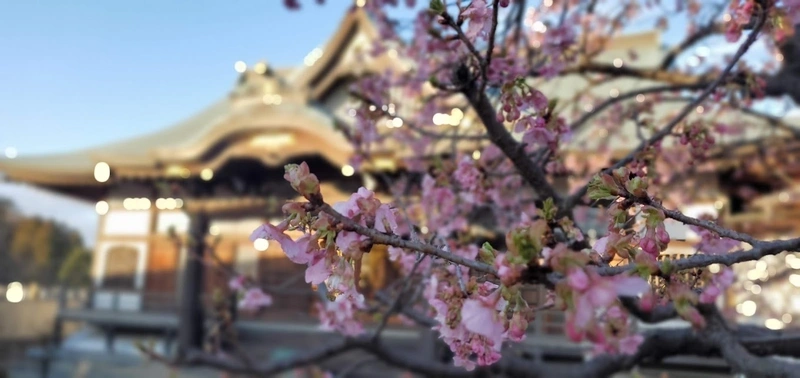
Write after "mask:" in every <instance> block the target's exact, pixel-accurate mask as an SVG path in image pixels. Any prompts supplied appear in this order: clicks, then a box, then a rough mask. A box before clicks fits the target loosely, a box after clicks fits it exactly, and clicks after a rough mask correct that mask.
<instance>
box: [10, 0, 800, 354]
mask: <svg viewBox="0 0 800 378" xmlns="http://www.w3.org/2000/svg"><path fill="white" fill-rule="evenodd" d="M376 38H378V32H377V30H376V27H375V26H374V24H373V23H372V21H371V20H370V19H369V17H368V16H367V14H366V13H365V12H364V11H363V10H362V9H360V8H358V7H353V9H352V10H351V11H349V12H348V13H347V14H346V15H345V17H344V19H343V20H342V23H341V25H340V27H339V29H338V30H337V31H336V32H335V33H334V35H333V36H332V37H331V38H330V40H329V41H328V42H327V44H326V45H325V46H323V47H321V48H318V49H315V50H313V51H312V52H311V53H309V55H308V56H307V57H306V59H305V61H304V65H302V66H298V67H291V68H277V67H272V66H270V65H269V64H268V63H266V62H259V63H257V64H255V65H253V66H250V67H248V66H247V65H246V64H245V63H243V62H239V63H237V65H236V67H235V68H236V69H237V71H239V72H240V76H239V79H238V81H237V83H236V84H235V85H234V87H233V88H232V90H231V91H230V93H228V94H226V95H224V96H223V97H222V98H220V99H219V100H218V101H216V102H215V103H213V104H211V105H209V106H207V107H206V108H204V109H202V110H200V111H199V112H198V113H196V114H194V115H191V116H190V117H188V118H187V119H186V120H185V121H183V122H181V123H179V124H176V125H173V126H170V127H167V128H165V129H164V130H163V131H160V132H157V133H155V134H151V135H145V136H142V137H139V138H135V139H132V140H126V141H121V142H118V143H114V144H110V145H106V146H101V147H97V148H92V149H88V150H84V151H78V152H73V153H64V154H60V155H52V156H41V157H21V158H16V159H8V160H0V172H2V173H3V174H4V175H5V176H6V178H7V179H9V180H12V181H16V182H24V183H29V184H32V185H35V186H38V187H41V188H45V189H48V190H51V191H54V192H58V193H62V194H66V195H68V196H71V197H74V198H79V199H82V200H85V201H88V202H91V203H94V204H96V210H97V213H98V236H97V241H96V243H95V247H94V256H93V268H92V269H93V270H92V277H93V280H94V288H93V294H92V300H91V306H90V308H88V309H84V310H81V311H80V312H72V313H71V314H72V316H73V319H77V320H85V321H89V322H95V323H102V324H103V325H104V326H107V327H114V324H116V323H115V322H124V321H127V320H126V319H129V318H125V317H120V316H117V315H108V314H118V313H121V312H124V313H126V314H147V313H153V314H175V313H176V312H178V311H179V303H180V302H179V300H180V298H181V293H187V292H191V290H189V291H187V289H186V288H184V287H182V286H181V285H184V284H185V282H186V280H185V279H184V278H185V277H184V275H185V274H193V275H197V274H199V273H198V271H197V269H199V268H193V269H194V270H193V269H188V268H187V266H188V265H191V264H193V263H192V261H194V260H196V259H193V258H194V257H196V256H197V252H198V251H199V252H200V255H201V256H203V257H204V259H205V260H209V259H211V260H214V261H215V262H216V263H215V264H206V265H203V267H202V270H203V273H200V274H202V275H203V276H204V277H205V279H204V282H205V283H204V285H205V288H204V290H203V292H204V293H205V296H204V300H205V301H206V304H208V303H209V301H210V300H211V299H212V298H213V297H214V295H216V294H217V293H218V290H220V288H224V287H226V282H227V277H228V275H227V270H226V269H231V268H233V269H236V270H237V271H240V272H243V273H246V274H248V275H250V276H252V277H254V278H256V279H257V280H258V281H259V282H260V283H262V284H263V285H264V286H265V287H268V288H275V287H278V288H280V291H281V292H283V293H285V295H281V294H280V293H277V294H276V295H275V301H276V302H275V305H274V306H272V307H271V308H270V309H269V310H268V311H267V315H264V316H265V317H268V318H269V319H272V320H275V319H279V320H281V319H283V320H298V319H301V318H302V315H309V314H310V313H311V312H312V309H313V302H314V301H315V300H316V299H315V295H316V294H315V293H314V291H312V290H311V288H309V287H308V285H307V284H306V283H305V281H304V279H303V273H302V272H303V270H304V269H303V267H302V266H299V265H296V264H293V263H291V262H290V261H289V260H288V259H287V258H286V257H285V256H284V254H283V253H282V251H281V249H280V246H279V245H277V243H268V242H267V241H266V240H258V241H256V242H255V243H253V242H251V241H250V240H249V239H248V237H249V235H250V233H251V231H252V230H254V229H255V228H256V227H257V226H259V225H260V224H263V223H264V222H275V221H276V220H277V219H279V218H280V217H281V212H280V206H281V205H282V204H283V203H284V202H285V201H287V200H291V199H294V198H297V197H296V193H294V192H293V191H292V189H291V187H290V186H289V184H288V183H286V182H285V180H284V179H283V166H284V165H285V164H288V163H299V162H301V161H306V162H307V163H308V164H309V166H310V167H311V170H312V172H314V173H315V174H316V175H317V176H318V177H319V178H320V181H321V182H322V183H323V184H322V192H323V195H324V197H325V198H326V200H327V201H328V202H336V201H341V200H344V199H346V198H347V197H348V196H349V194H350V193H352V192H354V191H355V190H357V189H358V188H359V187H360V186H365V187H367V188H369V189H374V190H375V191H376V193H378V195H379V196H380V197H381V198H382V199H383V200H385V201H387V202H388V201H391V196H390V195H389V194H388V190H387V189H386V188H385V187H384V186H383V185H381V182H380V180H378V179H377V178H376V177H375V176H376V174H377V173H380V172H393V171H397V170H402V168H403V167H402V164H401V163H400V161H401V159H400V158H401V157H403V156H405V154H407V153H409V151H408V150H407V149H404V148H401V147H400V146H395V147H396V148H391V149H388V150H384V151H377V152H376V154H375V155H374V156H373V157H372V159H370V160H368V161H366V162H365V163H364V165H363V167H360V168H359V169H358V170H356V169H354V167H352V166H350V165H349V161H350V158H351V157H352V156H353V154H354V148H353V146H352V144H351V142H350V140H349V139H348V135H349V132H348V130H350V129H351V128H352V119H353V117H352V114H351V113H350V110H351V109H352V108H353V106H354V105H355V104H356V103H357V102H356V100H355V99H352V98H351V97H350V96H349V85H350V84H351V83H352V82H353V80H354V78H356V77H358V76H360V75H362V74H364V73H367V72H381V71H382V70H385V69H387V68H392V69H395V70H407V69H408V67H409V66H408V63H407V62H404V61H402V60H401V59H398V58H397V52H396V51H394V52H393V51H392V50H389V51H387V52H386V53H385V54H382V55H379V56H375V57H371V56H369V54H363V52H365V51H366V50H367V49H369V48H370V46H371V41H373V40H375V39H376ZM659 38H660V37H659V34H658V33H657V32H644V33H638V34H633V35H623V36H619V37H616V38H614V39H612V40H610V41H609V42H608V44H607V48H606V50H605V51H604V52H603V53H602V54H600V55H599V56H597V57H596V59H597V60H598V61H602V62H606V63H609V62H614V63H613V64H614V65H615V66H616V65H617V64H619V65H620V66H621V65H622V64H625V65H626V66H632V67H652V66H655V65H657V64H658V63H659V62H660V61H661V59H662V58H663V57H664V55H665V54H666V52H665V49H664V48H663V47H662V46H661V41H660V40H659ZM631 50H635V51H636V52H637V55H638V58H636V59H635V60H634V59H629V58H628V56H629V52H630V51H631ZM593 79H596V78H593V77H591V76H589V75H582V74H581V75H579V74H575V75H569V76H565V77H560V78H556V79H553V80H549V81H546V82H541V83H537V84H536V85H537V86H538V87H539V88H540V89H541V90H542V92H544V93H545V94H547V95H548V96H551V98H558V99H559V107H560V111H562V112H565V114H568V118H569V117H571V118H573V119H574V118H577V117H579V116H580V115H581V114H583V113H588V112H590V111H591V110H592V104H591V103H590V102H588V100H586V99H585V95H586V90H587V89H586V88H587V86H588V85H590V81H591V80H593ZM591 85H592V87H591V89H589V91H590V92H591V93H592V94H593V95H595V96H597V97H599V98H615V97H617V96H619V94H620V93H625V92H627V91H630V90H632V89H636V88H642V87H646V86H651V85H653V83H652V82H648V81H646V80H634V79H629V78H616V79H614V80H605V81H603V82H601V83H599V84H596V85H595V83H594V82H592V83H591ZM636 101H639V102H641V101H644V100H641V101H640V99H639V98H638V97H637V98H636ZM683 105H684V103H680V102H664V103H657V104H654V106H655V107H657V108H658V110H657V111H656V113H657V114H669V112H674V111H676V110H678V109H680V108H681V107H682V106H683ZM696 113H697V114H694V115H693V117H701V116H707V115H703V114H702V113H703V110H702V109H698V110H697V112H696ZM573 115H574V116H573ZM713 116H714V117H717V119H720V117H721V119H727V118H729V119H730V120H731V123H735V122H739V123H747V122H755V123H759V124H766V122H765V121H764V119H763V118H759V117H749V116H743V115H741V114H738V113H736V114H734V113H725V114H715V115H713ZM446 117H448V119H447V121H446V122H434V123H437V124H441V125H440V126H441V128H443V129H448V128H454V127H458V128H462V130H464V132H465V133H469V132H472V131H471V130H473V129H474V130H477V132H480V125H478V123H477V122H475V123H473V122H472V119H474V114H471V113H470V112H465V111H462V109H460V108H459V107H458V106H457V105H454V107H453V110H452V111H451V113H450V114H447V115H446ZM725 117H727V118H725ZM440 118H442V116H440ZM391 121H392V120H391V119H387V126H386V127H385V129H383V130H381V132H382V133H391V132H392V130H393V129H394V128H398V127H402V122H400V123H399V124H398V123H396V122H395V123H392V122H391ZM432 121H435V120H432ZM773 121H775V122H778V121H779V122H790V120H777V121H776V120H773ZM604 127H605V126H604ZM619 127H620V129H610V128H609V129H606V128H596V127H587V128H584V129H581V130H579V131H577V132H576V133H575V135H574V136H573V140H572V142H571V143H570V145H569V148H567V153H566V155H567V156H569V158H575V159H578V160H581V159H583V160H587V161H591V160H592V157H593V155H592V153H593V152H592V151H597V150H598V147H599V146H601V145H602V146H604V151H606V152H604V153H607V154H609V155H610V156H612V157H615V158H618V157H621V156H624V154H626V153H627V151H630V149H631V148H633V147H634V146H636V145H637V144H638V142H639V139H638V137H637V135H638V134H637V125H635V123H634V122H631V121H624V122H622V123H620V124H619ZM752 129H755V128H747V129H746V130H745V131H744V133H743V134H742V135H740V136H738V137H736V138H733V137H731V138H729V139H727V140H725V141H723V142H720V144H721V145H723V146H724V145H726V144H725V143H736V142H739V141H741V140H745V139H756V138H760V137H762V136H763V135H762V134H758V133H756V132H755V131H751V130H752ZM620 133H621V135H622V137H619V135H620ZM771 136H772V137H773V138H776V140H784V139H785V138H786V135H785V134H781V133H780V132H779V131H774V132H773V133H772V134H771ZM476 146H479V144H476V142H470V143H466V142H465V143H462V144H458V145H457V148H458V149H459V150H461V151H463V152H468V153H471V152H472V150H475V149H476ZM448 148H449V147H448ZM586 151H589V153H587V152H586ZM757 153H758V152H757V151H756V152H754V151H751V150H746V149H744V150H742V152H740V153H738V154H737V155H736V157H735V158H728V159H727V160H725V163H724V164H723V163H720V164H719V165H718V167H719V169H718V170H717V171H716V172H712V173H711V174H709V173H700V174H698V175H697V176H693V177H690V178H688V179H687V180H693V182H695V183H696V186H695V189H696V190H695V191H696V193H691V196H692V198H693V201H694V202H693V204H692V205H690V206H687V207H685V208H683V209H682V210H684V211H686V212H687V214H688V215H690V216H697V215H699V214H701V213H703V212H707V211H708V212H713V213H715V214H719V215H720V219H722V221H729V222H730V224H732V225H734V226H736V227H737V228H742V229H745V230H751V231H752V232H753V233H754V234H755V235H756V236H762V235H763V236H765V237H771V236H773V235H775V233H776V232H777V233H778V234H779V236H789V235H791V236H797V234H798V231H800V230H798V227H797V226H796V225H795V224H794V223H792V222H790V221H788V219H789V218H786V219H787V221H786V222H777V223H776V218H775V216H774V214H776V212H781V211H788V210H789V204H793V205H792V206H796V205H794V204H796V203H798V202H800V201H795V199H794V198H795V195H794V194H793V193H794V191H789V190H790V189H791V188H793V186H791V185H790V184H788V183H787V182H791V180H789V181H786V180H784V181H780V182H779V183H776V182H775V181H774V180H773V179H772V177H771V174H772V173H774V172H773V171H772V170H771V168H770V166H769V163H761V165H759V163H755V161H754V160H753V161H750V160H747V159H743V158H742V157H743V156H749V155H747V154H757ZM473 156H474V155H473ZM478 156H479V155H478ZM565 158H567V157H565ZM737 159H743V161H744V160H747V161H746V162H740V161H738V160H737ZM792 159H794V158H792ZM795 162H796V160H791V163H792V164H790V165H792V167H794V166H796V163H795ZM726 164H727V165H726ZM765 164H766V165H765ZM776 164H777V163H776ZM597 168H602V167H597ZM733 171H735V172H736V174H733V173H732V172H733ZM569 180H570V178H568V177H565V178H564V180H563V181H559V182H558V183H557V184H558V185H559V186H560V189H561V190H566V188H568V187H569ZM684 182H685V181H684ZM743 188H749V190H750V191H751V192H753V191H755V193H756V194H754V195H750V196H747V197H744V196H743V195H742V191H743ZM787 188H788V189H787ZM791 190H794V189H791ZM748 193H750V192H748ZM755 197H757V198H761V199H759V200H757V201H752V198H755ZM797 197H798V198H800V195H798V196H797ZM589 223H591V222H589ZM589 223H587V224H585V225H583V226H584V227H583V228H584V230H585V231H587V234H588V235H589V236H590V237H592V238H596V237H599V236H600V235H601V234H602V232H603V230H602V228H603V227H599V224H598V225H597V227H595V226H593V225H592V224H589ZM776 227H777V228H776ZM670 233H671V234H672V236H673V239H674V240H675V242H674V243H673V244H672V246H671V247H670V249H669V250H668V251H667V255H674V256H681V255H688V254H692V253H694V249H693V247H692V246H693V244H694V241H695V240H694V238H695V236H693V234H692V233H691V231H689V230H688V228H687V227H685V226H684V225H681V224H678V223H677V222H673V223H670ZM193 235H194V236H197V235H201V237H200V239H205V245H204V246H199V247H198V246H197V245H193V243H194V242H193V240H197V239H198V238H196V237H193ZM204 251H205V252H206V253H204ZM373 252H374V253H370V254H368V255H367V256H368V258H369V259H370V261H368V262H367V264H366V266H365V268H364V272H363V273H364V276H365V278H364V282H362V283H361V285H363V286H364V287H365V288H366V289H367V290H371V289H378V288H381V287H383V286H384V285H385V284H386V282H388V281H389V279H390V278H391V276H392V274H393V269H394V268H393V267H392V265H391V264H390V263H389V262H388V260H387V259H386V254H385V251H383V250H381V249H379V248H376V250H375V251H373ZM787 262H789V259H788V258H787ZM187 264H188V265H187ZM792 264H795V263H793V262H792ZM195 265H196V264H195ZM796 265H797V267H798V268H800V259H798V260H797V263H796ZM794 266H795V265H792V266H791V267H792V268H793V267H794ZM764 271H765V272H768V271H769V269H768V268H765V269H764ZM766 274H768V273H766ZM775 274H776V275H777V274H778V273H777V271H776V272H775ZM783 274H784V275H785V276H787V277H788V276H791V274H792V273H791V272H789V273H783ZM753 275H755V274H753ZM748 276H749V275H748ZM792 277H794V276H792ZM756 278H759V279H760V278H761V276H760V275H759V277H756ZM796 281H797V284H796V285H795V286H800V276H798V278H797V279H796ZM792 283H793V284H794V283H795V282H794V281H792ZM751 288H752V283H751ZM764 290H766V288H765V289H764ZM537 295H540V294H537ZM793 306H795V307H794V309H793V310H791V312H793V313H795V314H798V315H797V316H795V319H800V303H798V304H797V305H794V304H793ZM737 310H741V309H740V308H737ZM782 310H783V311H787V313H788V312H790V309H782ZM748 312H749V309H748ZM740 313H741V311H740ZM101 314H106V315H107V316H105V317H101V316H100V315H101ZM745 315H747V314H745ZM751 315H752V314H751ZM173 318H174V316H173ZM173 318H169V319H172V320H170V321H171V322H172V321H175V320H174V319H173ZM779 318H780V317H779ZM154 319H155V318H154ZM158 319H161V318H158ZM782 319H783V320H788V321H787V322H786V323H790V322H792V317H791V315H790V316H789V317H786V316H784V317H783V318H782ZM562 320H563V316H561V314H557V313H552V314H551V313H548V314H545V315H544V316H541V317H537V320H536V324H535V325H534V326H533V327H532V332H538V333H545V334H551V335H555V334H559V335H560V334H562V331H563V325H562V323H561V321H562ZM143 322H144V321H143ZM153 322H155V320H153ZM531 342H534V343H535V342H536V340H533V341H531ZM547 343H549V344H547V345H545V344H544V342H542V343H540V344H539V345H538V346H537V348H550V347H552V345H554V344H552V343H553V341H552V340H548V341H547Z"/></svg>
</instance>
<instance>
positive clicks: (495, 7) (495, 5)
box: [480, 0, 500, 92]
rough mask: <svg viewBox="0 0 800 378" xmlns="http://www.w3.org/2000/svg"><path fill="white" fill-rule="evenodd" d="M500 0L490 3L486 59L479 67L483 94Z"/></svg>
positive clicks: (490, 59)
mask: <svg viewBox="0 0 800 378" xmlns="http://www.w3.org/2000/svg"><path fill="white" fill-rule="evenodd" d="M499 2H500V0H494V1H493V2H492V26H491V29H489V46H488V47H487V48H486V58H485V59H484V60H483V62H484V63H483V65H482V66H481V79H482V81H481V89H480V91H481V92H483V91H485V90H486V84H488V82H489V79H488V74H489V66H490V65H491V64H492V55H493V54H494V35H495V33H496V32H497V13H498V11H499V10H500V7H499V6H498V3H499Z"/></svg>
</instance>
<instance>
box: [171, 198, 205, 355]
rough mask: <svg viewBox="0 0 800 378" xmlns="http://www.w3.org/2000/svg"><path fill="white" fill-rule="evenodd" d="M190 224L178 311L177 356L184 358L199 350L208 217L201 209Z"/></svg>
mask: <svg viewBox="0 0 800 378" xmlns="http://www.w3.org/2000/svg"><path fill="white" fill-rule="evenodd" d="M190 222H191V223H190V225H189V235H188V236H189V240H188V243H187V244H188V245H187V251H186V253H185V254H183V259H184V261H183V262H182V264H181V266H182V267H183V274H182V278H183V282H182V283H181V285H180V288H179V290H180V292H179V293H178V295H179V298H180V309H179V310H178V355H179V357H183V356H186V353H187V352H189V351H190V350H192V349H200V348H202V346H203V345H202V343H203V333H204V332H203V328H204V326H205V325H204V324H203V323H204V321H205V317H204V311H203V301H202V295H203V288H204V285H203V273H204V270H205V266H203V261H202V259H203V258H204V256H205V249H206V243H205V236H206V233H208V225H209V219H208V214H206V213H205V212H203V211H202V210H200V211H198V212H195V213H192V215H191V221H190Z"/></svg>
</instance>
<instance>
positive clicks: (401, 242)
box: [319, 204, 497, 276]
mask: <svg viewBox="0 0 800 378" xmlns="http://www.w3.org/2000/svg"><path fill="white" fill-rule="evenodd" d="M319 209H320V211H322V212H325V213H327V214H328V215H330V216H331V217H333V219H334V220H336V221H337V222H338V223H341V224H342V225H343V226H344V228H345V229H346V230H348V231H352V232H355V233H358V234H359V235H363V236H366V237H368V238H370V240H371V241H372V242H373V243H375V244H383V245H389V246H394V247H398V248H405V249H409V250H413V251H418V252H422V253H425V254H428V255H431V256H436V257H438V258H441V259H445V260H448V261H450V262H453V263H456V264H459V265H463V266H466V267H468V268H470V269H473V270H475V271H477V272H481V273H486V274H491V275H494V276H496V275H497V271H496V270H495V269H494V268H493V267H492V266H490V265H488V264H484V263H482V262H480V261H475V260H472V259H468V258H466V257H463V256H459V255H456V254H453V253H450V252H447V251H445V250H443V249H441V248H438V247H436V246H434V245H432V244H428V243H422V242H417V241H412V240H405V239H403V238H401V237H399V236H396V235H390V234H386V233H383V232H380V231H377V230H375V229H372V228H369V227H364V226H362V225H360V224H358V223H356V222H354V221H353V220H352V219H350V218H347V217H345V216H344V215H342V214H340V213H339V212H338V211H336V210H334V209H333V208H332V207H330V205H328V204H322V205H320V206H319Z"/></svg>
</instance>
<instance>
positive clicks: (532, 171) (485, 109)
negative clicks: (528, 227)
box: [462, 82, 560, 203]
mask: <svg viewBox="0 0 800 378" xmlns="http://www.w3.org/2000/svg"><path fill="white" fill-rule="evenodd" d="M463 84H464V85H463V87H462V91H463V93H464V95H465V96H466V97H467V99H468V100H469V102H470V104H471V105H472V107H473V108H474V109H475V112H476V113H477V114H478V117H479V118H480V119H481V122H483V125H484V127H486V131H487V132H488V134H489V137H490V138H491V141H492V143H494V145H495V146H497V147H498V148H499V149H500V150H501V151H503V153H504V154H505V155H506V156H507V157H508V158H509V159H510V160H511V162H512V163H514V166H515V167H516V168H517V171H519V173H520V175H521V176H522V178H523V179H524V180H525V181H526V182H528V184H530V186H531V188H533V190H535V191H536V192H537V193H539V195H540V196H541V198H542V199H546V198H553V200H554V201H556V202H557V203H558V201H559V200H560V197H559V196H558V195H557V194H556V192H555V190H554V189H553V187H552V186H551V185H550V183H549V182H547V179H546V178H545V173H544V170H542V168H541V167H540V166H538V165H536V164H535V163H534V162H533V161H532V160H531V159H530V158H528V155H527V153H526V152H525V148H524V144H521V143H518V142H517V141H516V140H515V139H514V137H513V136H511V134H510V133H509V132H508V130H507V129H506V128H505V126H504V125H503V124H502V123H500V122H499V121H498V120H497V116H496V114H495V110H494V107H493V106H492V103H491V102H490V101H489V98H488V97H487V96H486V93H485V92H481V91H479V90H478V87H476V86H475V83H474V82H472V83H463Z"/></svg>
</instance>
